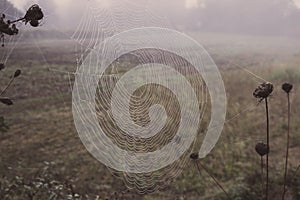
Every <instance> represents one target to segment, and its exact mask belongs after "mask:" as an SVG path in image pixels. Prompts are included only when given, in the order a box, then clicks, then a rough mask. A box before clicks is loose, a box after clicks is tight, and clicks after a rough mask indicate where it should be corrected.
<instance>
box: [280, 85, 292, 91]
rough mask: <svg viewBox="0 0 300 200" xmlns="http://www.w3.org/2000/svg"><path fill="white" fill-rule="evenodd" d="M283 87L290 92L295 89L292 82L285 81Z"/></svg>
mask: <svg viewBox="0 0 300 200" xmlns="http://www.w3.org/2000/svg"><path fill="white" fill-rule="evenodd" d="M281 88H282V89H283V90H284V91H285V92H286V93H290V91H291V90H292V89H293V85H292V84H290V83H284V84H282V86H281Z"/></svg>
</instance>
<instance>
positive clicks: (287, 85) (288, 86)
mask: <svg viewBox="0 0 300 200" xmlns="http://www.w3.org/2000/svg"><path fill="white" fill-rule="evenodd" d="M292 89H293V85H292V84H290V83H284V84H282V90H284V91H285V92H286V94H287V101H288V127H287V135H286V154H285V166H284V181H283V192H282V200H284V196H285V193H286V184H287V171H288V159H289V145H290V118H291V103H290V92H291V90H292Z"/></svg>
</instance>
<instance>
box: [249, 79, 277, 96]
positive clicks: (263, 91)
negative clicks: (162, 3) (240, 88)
mask: <svg viewBox="0 0 300 200" xmlns="http://www.w3.org/2000/svg"><path fill="white" fill-rule="evenodd" d="M273 88H274V87H273V84H272V83H269V82H264V83H262V84H260V85H259V86H258V87H257V88H256V89H255V91H254V92H253V96H254V97H255V98H263V99H264V98H267V97H268V96H269V95H270V94H271V93H272V92H273Z"/></svg>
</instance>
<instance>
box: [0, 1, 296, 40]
mask: <svg viewBox="0 0 300 200" xmlns="http://www.w3.org/2000/svg"><path fill="white" fill-rule="evenodd" d="M1 1H3V0H1ZM9 1H10V2H11V3H13V4H14V6H15V7H16V8H18V9H19V10H21V11H22V12H25V11H26V9H27V8H28V7H29V6H30V5H31V4H33V3H38V4H39V5H40V6H41V7H42V8H43V10H44V12H45V15H46V17H45V20H44V27H45V28H50V29H52V28H57V29H66V30H73V29H75V28H76V27H77V26H78V24H79V23H80V20H81V19H82V18H86V17H87V15H86V13H88V14H89V15H93V14H95V13H93V12H91V10H89V9H91V8H93V9H94V8H96V7H98V8H99V9H105V10H106V11H109V12H107V13H104V12H102V13H98V14H97V16H96V17H95V16H92V17H94V18H95V19H96V21H97V18H98V21H101V20H102V21H105V20H106V19H105V18H106V17H107V20H108V21H109V20H112V21H113V19H116V20H123V21H124V22H125V23H124V26H125V25H126V22H128V23H129V21H130V20H131V21H135V22H134V23H137V22H138V21H139V20H140V21H141V22H140V26H145V25H147V24H143V22H144V21H145V18H143V19H139V17H140V16H141V17H143V15H142V14H141V15H139V14H140V13H145V16H144V17H146V18H147V16H150V18H152V16H154V17H153V19H156V18H159V19H160V21H161V24H160V23H154V25H157V26H160V25H162V26H163V25H165V24H169V25H168V26H169V27H170V26H171V28H175V29H178V30H181V31H190V30H196V31H205V32H225V33H241V34H249V35H280V36H300V26H299V25H300V0H251V1H249V0H172V1H170V0H159V1H158V0H152V1H149V0H9ZM121 2H122V3H121ZM135 14H136V15H135ZM148 14H149V15H148ZM114 15H115V16H114ZM114 17H115V18H114ZM118 17H119V18H118ZM160 17H161V18H160ZM162 21H164V22H162ZM164 23H165V24H164ZM129 24H130V23H129ZM105 28H109V27H105Z"/></svg>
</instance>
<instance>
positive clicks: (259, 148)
mask: <svg viewBox="0 0 300 200" xmlns="http://www.w3.org/2000/svg"><path fill="white" fill-rule="evenodd" d="M255 151H256V152H257V153H258V154H259V155H260V156H264V155H266V154H268V153H269V147H268V145H267V144H265V143H263V142H259V143H257V144H256V145H255Z"/></svg>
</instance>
